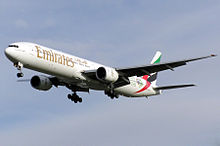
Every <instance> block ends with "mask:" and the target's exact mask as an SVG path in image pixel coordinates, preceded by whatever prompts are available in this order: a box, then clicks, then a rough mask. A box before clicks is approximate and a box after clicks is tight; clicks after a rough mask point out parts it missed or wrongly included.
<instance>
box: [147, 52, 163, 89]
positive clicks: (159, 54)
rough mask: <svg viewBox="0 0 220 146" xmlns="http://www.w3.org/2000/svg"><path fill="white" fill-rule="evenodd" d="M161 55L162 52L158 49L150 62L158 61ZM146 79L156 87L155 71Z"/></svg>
mask: <svg viewBox="0 0 220 146" xmlns="http://www.w3.org/2000/svg"><path fill="white" fill-rule="evenodd" d="M161 56H162V53H161V52H160V51H157V52H156V54H155V55H154V57H153V59H152V61H151V64H156V63H160V59H161ZM148 81H149V82H150V83H151V85H152V86H153V87H156V83H157V72H155V73H152V74H151V76H150V77H149V78H148Z"/></svg>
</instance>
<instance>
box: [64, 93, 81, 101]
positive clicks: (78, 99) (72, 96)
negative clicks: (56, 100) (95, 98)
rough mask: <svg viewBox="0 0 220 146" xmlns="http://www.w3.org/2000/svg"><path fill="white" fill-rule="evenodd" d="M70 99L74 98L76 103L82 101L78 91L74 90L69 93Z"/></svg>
mask: <svg viewBox="0 0 220 146" xmlns="http://www.w3.org/2000/svg"><path fill="white" fill-rule="evenodd" d="M67 97H68V99H70V100H72V101H74V102H75V103H77V102H80V103H81V102H82V98H80V97H79V96H78V95H77V94H76V92H74V93H73V94H68V96H67Z"/></svg>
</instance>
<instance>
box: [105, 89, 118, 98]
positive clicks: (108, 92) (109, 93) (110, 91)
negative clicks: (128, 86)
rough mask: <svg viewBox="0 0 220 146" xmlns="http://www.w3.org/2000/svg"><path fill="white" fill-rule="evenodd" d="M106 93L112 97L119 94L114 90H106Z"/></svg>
mask: <svg viewBox="0 0 220 146" xmlns="http://www.w3.org/2000/svg"><path fill="white" fill-rule="evenodd" d="M105 95H107V96H109V97H110V98H111V99H114V98H118V95H117V94H115V93H114V91H113V90H109V91H107V90H105Z"/></svg>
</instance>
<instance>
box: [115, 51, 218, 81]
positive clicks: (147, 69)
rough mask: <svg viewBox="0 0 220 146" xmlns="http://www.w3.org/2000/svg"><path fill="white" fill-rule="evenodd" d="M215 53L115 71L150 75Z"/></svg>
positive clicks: (134, 74)
mask: <svg viewBox="0 0 220 146" xmlns="http://www.w3.org/2000/svg"><path fill="white" fill-rule="evenodd" d="M215 56H216V55H210V56H204V57H199V58H192V59H186V60H180V61H174V62H167V63H158V64H151V65H146V66H139V67H128V68H116V71H117V72H118V73H119V74H120V75H121V76H125V77H130V76H143V75H146V74H147V75H150V74H151V73H155V72H160V71H164V70H168V69H170V70H172V71H173V70H174V68H176V67H179V66H183V65H186V64H187V63H188V62H191V61H196V60H201V59H206V58H210V57H215Z"/></svg>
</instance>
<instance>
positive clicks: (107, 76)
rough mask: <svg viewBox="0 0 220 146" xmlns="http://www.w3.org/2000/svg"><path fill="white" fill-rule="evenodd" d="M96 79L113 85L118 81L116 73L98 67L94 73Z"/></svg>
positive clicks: (107, 68)
mask: <svg viewBox="0 0 220 146" xmlns="http://www.w3.org/2000/svg"><path fill="white" fill-rule="evenodd" d="M96 77H97V79H99V80H101V81H104V82H108V83H114V82H116V81H117V80H118V78H119V74H118V72H117V71H116V70H115V69H113V68H110V67H99V68H98V69H97V71H96Z"/></svg>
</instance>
